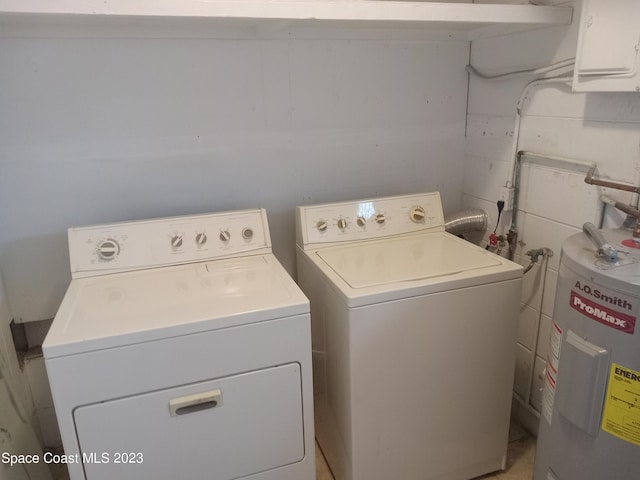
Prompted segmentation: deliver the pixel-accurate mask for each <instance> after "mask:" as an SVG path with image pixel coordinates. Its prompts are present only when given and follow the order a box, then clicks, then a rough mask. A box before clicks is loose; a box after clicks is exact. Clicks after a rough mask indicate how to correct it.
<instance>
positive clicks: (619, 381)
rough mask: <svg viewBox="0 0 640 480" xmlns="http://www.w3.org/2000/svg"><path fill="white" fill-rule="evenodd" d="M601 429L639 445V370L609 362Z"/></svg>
mask: <svg viewBox="0 0 640 480" xmlns="http://www.w3.org/2000/svg"><path fill="white" fill-rule="evenodd" d="M602 430H604V431H605V432H608V433H610V434H611V435H615V436H616V437H618V438H621V439H622V440H625V441H627V442H630V443H633V444H635V445H639V446H640V372H636V371H635V370H631V369H630V368H626V367H623V366H622V365H618V364H616V363H612V364H611V373H610V374H609V386H608V387H607V396H606V398H605V405H604V413H603V415H602Z"/></svg>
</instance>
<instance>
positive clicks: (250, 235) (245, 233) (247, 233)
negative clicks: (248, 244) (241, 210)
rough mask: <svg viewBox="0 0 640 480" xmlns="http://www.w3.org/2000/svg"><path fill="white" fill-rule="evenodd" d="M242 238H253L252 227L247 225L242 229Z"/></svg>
mask: <svg viewBox="0 0 640 480" xmlns="http://www.w3.org/2000/svg"><path fill="white" fill-rule="evenodd" d="M242 238H244V239H245V240H251V239H252V238H253V229H252V228H249V227H247V228H244V229H242Z"/></svg>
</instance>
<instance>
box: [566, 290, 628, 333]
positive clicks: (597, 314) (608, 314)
mask: <svg viewBox="0 0 640 480" xmlns="http://www.w3.org/2000/svg"><path fill="white" fill-rule="evenodd" d="M575 287H576V288H579V289H580V290H581V291H583V292H585V293H589V294H593V291H592V290H591V288H590V287H589V286H588V285H585V286H582V285H581V284H580V282H576V285H575ZM598 293H600V292H599V291H598ZM603 297H604V299H608V298H611V297H607V296H600V297H598V298H601V299H603ZM612 300H613V301H611V302H610V303H612V304H614V305H617V306H619V307H622V308H628V309H629V310H630V309H631V304H630V303H629V302H628V301H627V300H623V299H619V298H618V297H614V298H612ZM569 304H570V305H571V308H573V309H574V310H577V311H578V312H580V313H582V314H583V315H585V316H587V317H589V318H591V319H593V320H595V321H596V322H599V323H602V324H603V325H607V326H608V327H611V328H615V329H616V330H620V331H622V332H625V333H633V331H634V330H635V328H636V317H634V316H632V315H629V314H628V313H623V312H618V311H616V310H613V309H611V308H608V307H605V306H603V305H600V304H599V303H596V302H594V301H592V300H590V299H588V298H586V297H583V296H582V295H580V294H579V293H576V292H575V291H573V290H571V298H570V300H569Z"/></svg>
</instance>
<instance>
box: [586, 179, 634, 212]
mask: <svg viewBox="0 0 640 480" xmlns="http://www.w3.org/2000/svg"><path fill="white" fill-rule="evenodd" d="M595 171H596V167H591V168H590V169H589V171H588V172H587V176H586V177H585V179H584V181H585V183H588V184H589V185H598V186H600V187H607V188H614V189H616V190H624V191H625V192H633V193H640V187H634V186H633V185H625V184H623V183H617V182H607V181H606V180H597V179H595V178H593V174H594V173H595ZM616 208H618V207H616ZM620 210H622V209H620ZM623 211H624V210H623ZM636 211H637V210H636ZM629 215H633V216H635V217H636V218H637V216H636V215H635V214H633V213H630V214H629Z"/></svg>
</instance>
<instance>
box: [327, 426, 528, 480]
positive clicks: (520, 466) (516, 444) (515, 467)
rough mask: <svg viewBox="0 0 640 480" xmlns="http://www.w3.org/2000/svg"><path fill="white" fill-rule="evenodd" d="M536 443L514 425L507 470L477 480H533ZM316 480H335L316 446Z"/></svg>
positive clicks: (508, 452)
mask: <svg viewBox="0 0 640 480" xmlns="http://www.w3.org/2000/svg"><path fill="white" fill-rule="evenodd" d="M535 450H536V441H535V438H533V437H532V436H531V435H529V434H528V433H527V432H526V431H524V430H523V429H522V428H520V427H519V426H518V425H512V427H511V431H510V432H509V449H508V451H507V468H506V469H505V470H504V471H503V472H496V473H492V474H489V475H483V476H482V477H478V478H477V479H476V480H487V479H491V478H496V479H500V480H531V479H532V478H533V459H534V456H535ZM316 472H317V477H316V480H334V478H333V475H331V470H329V467H328V466H327V462H326V461H325V459H324V457H323V456H322V451H321V450H320V448H319V447H318V445H317V444H316Z"/></svg>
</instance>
